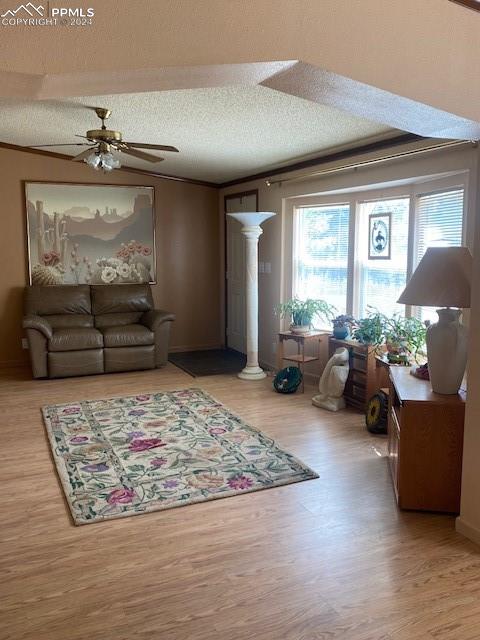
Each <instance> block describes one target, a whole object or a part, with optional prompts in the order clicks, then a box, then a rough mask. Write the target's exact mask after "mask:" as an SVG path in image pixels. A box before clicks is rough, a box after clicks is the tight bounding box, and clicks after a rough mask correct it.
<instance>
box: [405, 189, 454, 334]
mask: <svg viewBox="0 0 480 640" xmlns="http://www.w3.org/2000/svg"><path fill="white" fill-rule="evenodd" d="M463 201H464V189H463V188H462V189H450V190H449V191H437V192H433V193H425V194H421V195H419V196H417V202H416V217H415V219H416V230H415V250H414V268H415V267H416V266H417V265H418V263H419V262H420V260H421V259H422V257H423V255H424V254H425V251H426V250H427V249H428V247H458V246H460V245H461V244H462V235H463ZM414 314H415V316H416V317H417V318H419V319H420V320H430V321H432V322H436V321H437V319H438V318H437V314H436V313H435V309H432V308H431V307H417V308H415V310H414Z"/></svg>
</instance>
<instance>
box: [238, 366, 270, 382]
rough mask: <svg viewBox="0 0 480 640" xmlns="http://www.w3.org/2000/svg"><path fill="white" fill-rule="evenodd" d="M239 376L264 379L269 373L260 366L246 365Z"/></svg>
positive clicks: (249, 378)
mask: <svg viewBox="0 0 480 640" xmlns="http://www.w3.org/2000/svg"><path fill="white" fill-rule="evenodd" d="M238 377H239V378H241V379H242V380H263V378H266V377H267V374H266V373H265V371H264V370H263V369H261V368H260V367H249V366H246V367H245V369H242V371H240V373H239V374H238Z"/></svg>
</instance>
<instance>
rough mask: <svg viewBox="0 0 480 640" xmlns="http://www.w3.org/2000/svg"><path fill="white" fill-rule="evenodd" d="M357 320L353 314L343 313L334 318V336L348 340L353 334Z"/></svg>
mask: <svg viewBox="0 0 480 640" xmlns="http://www.w3.org/2000/svg"><path fill="white" fill-rule="evenodd" d="M356 325H357V321H356V320H355V318H354V317H353V316H349V315H345V314H342V315H340V316H337V317H336V318H334V319H333V337H334V338H337V340H347V339H348V338H350V336H351V335H352V331H353V329H354V327H356Z"/></svg>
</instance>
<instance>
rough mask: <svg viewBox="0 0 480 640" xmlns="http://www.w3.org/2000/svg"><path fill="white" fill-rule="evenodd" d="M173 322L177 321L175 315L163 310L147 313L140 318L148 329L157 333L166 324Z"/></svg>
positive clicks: (153, 310)
mask: <svg viewBox="0 0 480 640" xmlns="http://www.w3.org/2000/svg"><path fill="white" fill-rule="evenodd" d="M173 320H175V314H173V313H170V312H169V311H162V310H161V309H152V311H145V313H144V314H143V315H142V317H141V318H140V322H141V323H142V324H143V325H145V326H146V327H148V328H149V329H150V331H155V330H156V329H158V327H159V326H160V325H161V324H163V323H164V322H172V321H173Z"/></svg>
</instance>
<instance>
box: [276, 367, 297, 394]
mask: <svg viewBox="0 0 480 640" xmlns="http://www.w3.org/2000/svg"><path fill="white" fill-rule="evenodd" d="M302 377H303V376H302V372H301V371H300V369H299V368H298V367H285V369H281V370H280V371H279V372H278V373H277V375H276V376H275V378H274V379H273V388H274V389H275V391H277V392H278V393H295V391H296V390H297V389H298V387H299V386H300V385H301V384H302Z"/></svg>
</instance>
